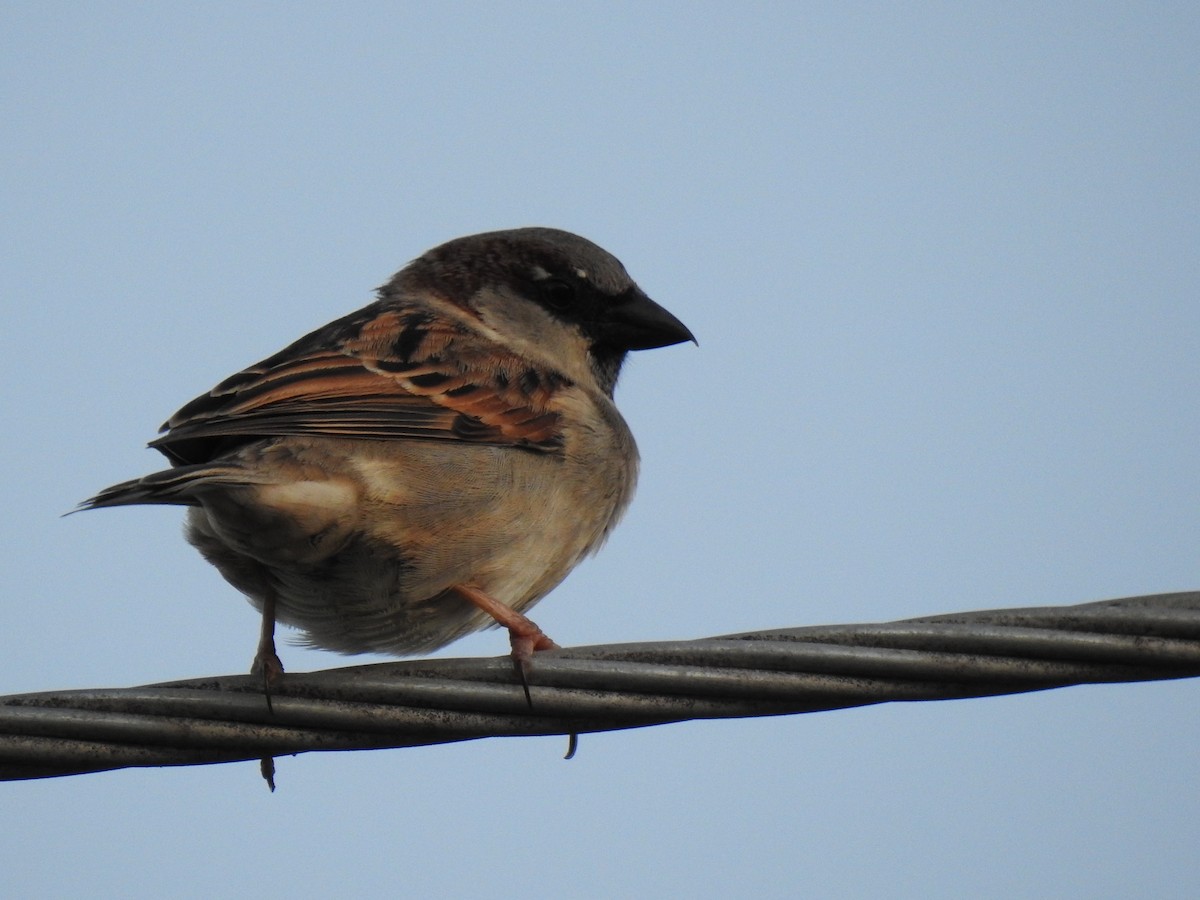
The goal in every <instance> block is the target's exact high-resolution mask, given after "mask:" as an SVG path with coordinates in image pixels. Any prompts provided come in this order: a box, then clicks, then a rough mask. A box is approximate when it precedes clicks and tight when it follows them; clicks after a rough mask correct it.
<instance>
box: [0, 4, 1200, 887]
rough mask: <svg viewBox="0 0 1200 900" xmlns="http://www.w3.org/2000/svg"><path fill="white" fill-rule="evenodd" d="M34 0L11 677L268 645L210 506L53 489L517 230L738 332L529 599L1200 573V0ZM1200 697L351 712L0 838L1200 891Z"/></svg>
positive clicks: (666, 390) (298, 658) (176, 872)
mask: <svg viewBox="0 0 1200 900" xmlns="http://www.w3.org/2000/svg"><path fill="white" fill-rule="evenodd" d="M0 34H2V35H3V37H0V47H2V50H3V52H2V53H0V91H2V95H0V103H2V104H3V107H2V112H3V115H2V121H3V123H4V124H3V126H0V127H2V128H3V133H4V140H3V141H0V160H2V165H0V172H2V173H3V175H2V182H0V184H2V191H3V194H2V196H3V205H4V208H5V215H4V217H3V220H2V221H0V238H2V245H3V247H4V248H5V250H4V252H3V259H4V265H3V266H2V267H0V296H2V297H3V298H4V304H5V311H6V328H5V329H4V332H3V337H2V340H3V342H4V352H3V355H2V357H0V358H2V359H3V365H4V373H3V374H4V383H5V385H6V386H7V388H6V390H5V392H4V397H5V400H4V417H5V420H6V423H7V435H8V439H7V440H6V441H5V442H4V450H3V454H4V460H5V470H6V471H7V472H8V474H9V479H8V486H7V488H6V491H5V495H6V501H7V503H6V515H5V516H4V517H3V521H2V523H0V527H2V528H3V532H2V533H0V539H2V540H3V546H4V547H5V551H6V565H5V566H4V594H5V598H6V599H5V603H4V612H3V628H2V629H0V693H4V694H10V693H18V692H23V691H34V690H43V689H51V688H75V687H80V688H82V687H117V686H125V685H136V684H144V683H150V682H155V681H164V680H171V679H177V678H186V677H194V676H201V675H209V674H218V673H220V674H224V673H233V672H240V671H242V670H244V669H245V668H246V666H247V665H248V663H249V660H250V657H251V655H252V653H253V647H254V640H255V637H256V619H255V616H254V614H253V612H252V610H251V609H250V607H249V606H248V605H247V604H246V603H245V602H244V601H243V600H242V599H241V598H240V597H239V596H238V595H237V593H236V592H235V591H233V589H232V588H229V587H228V586H227V585H226V584H225V583H224V582H223V581H222V580H221V579H220V577H219V576H218V575H217V573H216V572H215V570H212V569H211V568H210V567H208V566H207V565H206V564H205V563H204V562H203V561H202V560H201V559H200V558H199V556H198V555H197V554H196V553H195V552H194V551H193V550H191V548H189V547H188V546H187V545H186V544H185V542H184V541H183V540H182V538H181V536H180V518H181V516H180V513H179V511H178V510H172V509H164V508H159V509H155V508H145V509H129V510H115V511H102V512H96V513H89V514H87V515H81V516H73V517H70V518H67V519H62V518H59V514H60V513H62V512H64V511H66V510H69V509H71V508H72V507H73V506H74V505H75V503H76V502H78V501H79V500H80V499H82V498H84V497H87V496H89V495H91V494H92V493H94V492H95V491H96V490H97V489H98V488H100V487H103V486H105V485H108V484H111V483H113V482H115V481H119V480H122V479H125V478H128V477H132V476H134V475H137V474H140V473H144V472H148V471H151V470H153V469H154V468H157V467H159V466H160V460H159V458H158V457H157V454H155V453H153V452H152V451H148V450H146V449H144V446H143V445H144V442H145V441H146V440H148V439H149V438H151V437H152V436H153V435H154V432H155V429H156V428H157V426H158V424H159V423H160V422H162V421H163V419H164V418H166V416H167V415H169V414H170V413H171V412H173V411H174V410H175V409H176V408H178V407H179V406H180V405H181V404H182V403H184V402H185V401H187V400H189V399H191V398H192V397H193V396H195V395H196V394H198V393H200V392H202V391H204V390H207V389H208V388H209V387H210V386H211V385H213V384H214V383H216V382H217V381H218V380H220V379H221V378H223V377H224V376H226V375H228V374H230V373H231V372H233V371H235V370H237V369H239V368H241V367H242V366H244V365H246V364H248V363H251V362H253V361H255V360H258V359H260V358H262V357H263V356H266V355H267V354H269V353H271V352H273V351H275V350H277V349H279V348H280V347H282V346H283V345H285V344H286V343H288V342H290V341H291V340H292V339H294V338H295V337H298V336H299V335H301V334H303V333H305V332H306V331H308V330H310V329H312V328H314V327H316V326H318V325H321V324H323V323H324V322H326V321H328V320H330V319H332V318H335V317H336V316H339V315H341V314H343V313H345V312H349V311H350V310H352V309H355V308H357V307H359V306H361V305H363V304H364V303H366V302H367V301H368V300H369V299H370V296H371V291H372V289H373V288H374V287H375V286H376V285H378V284H380V283H381V282H383V281H384V280H386V279H387V278H388V277H389V276H390V275H391V274H392V272H394V271H395V270H396V269H398V268H399V267H400V266H401V265H403V264H404V263H405V262H407V261H408V260H409V259H411V258H412V257H414V256H416V255H417V254H419V253H421V252H422V251H423V250H425V249H427V248H428V247H430V246H433V245H434V244H437V243H440V242H441V241H443V240H446V239H448V238H451V237H455V236H457V235H461V234H467V233H471V232H476V231H484V230H489V229H493V228H503V227H512V226H519V225H533V224H538V225H550V226H556V227H561V228H567V229H569V230H572V231H576V232H579V233H580V234H583V235H585V236H587V237H589V238H591V239H593V240H595V241H597V242H598V243H600V244H601V245H603V246H604V247H606V248H607V249H609V250H611V251H612V252H613V253H615V254H616V255H617V256H619V257H620V258H621V259H622V260H623V261H624V262H625V264H626V266H627V268H628V269H629V270H630V272H631V273H632V274H633V276H634V277H635V278H636V279H637V280H638V281H639V282H640V284H641V285H642V287H643V288H644V289H645V290H646V291H647V292H648V293H649V294H650V296H652V297H654V298H655V299H656V300H658V301H659V302H660V303H662V304H663V305H664V306H666V307H667V308H669V309H670V310H671V311H672V312H674V313H675V314H677V315H678V316H679V317H680V318H681V319H682V320H683V321H685V322H686V323H687V324H688V325H689V326H690V327H691V328H692V330H693V331H694V332H695V333H696V335H697V336H698V338H699V340H700V346H699V347H698V348H696V347H691V346H684V347H677V348H670V349H665V350H660V351H653V352H648V353H644V354H638V355H637V356H636V357H635V358H634V359H633V361H632V362H631V364H630V365H629V366H628V368H627V370H626V373H625V375H624V377H623V380H622V384H621V386H620V387H619V389H618V402H619V404H620V405H621V407H622V409H623V411H624V412H625V414H626V417H627V418H628V419H629V421H630V423H631V425H632V427H633V429H634V432H635V434H636V435H637V437H638V441H639V444H640V446H641V449H642V455H643V474H642V483H641V488H640V490H639V494H638V497H637V499H636V501H635V503H634V506H633V508H632V510H631V511H630V513H629V515H628V516H627V518H626V520H625V522H624V524H623V525H622V526H621V528H620V529H619V530H618V531H617V533H616V534H615V535H614V537H613V539H612V540H611V542H610V543H609V545H608V547H607V548H606V549H605V550H604V551H603V552H602V553H601V554H600V556H598V557H597V558H596V559H594V560H591V561H589V562H587V563H585V564H584V565H583V566H582V567H581V568H580V569H579V570H578V571H577V572H576V573H574V574H573V575H572V576H571V577H570V578H569V579H568V580H567V581H566V582H565V583H564V584H563V585H562V586H561V587H560V588H559V589H558V590H557V591H555V592H554V594H552V595H551V596H550V597H549V598H548V599H546V600H545V601H544V602H543V603H542V604H541V605H540V606H539V607H538V608H537V610H536V614H535V618H536V620H537V621H538V622H539V624H541V625H542V626H543V627H544V628H545V629H546V631H547V632H548V633H549V634H551V635H552V636H553V637H554V638H555V639H556V640H558V641H559V642H560V643H563V644H590V643H601V642H608V641H614V642H615V641H636V640H655V639H668V638H689V637H703V636H708V635H715V634H722V633H729V632H737V631H747V630H752V629H758V628H769V627H783V626H798V625H806V624H820V623H834V622H853V621H882V620H890V619H897V618H904V617H911V616H917V615H924V614H930V613H938V612H951V611H955V610H960V609H979V608H988V607H1007V606H1022V605H1043V604H1060V603H1061V604H1067V603H1079V602H1086V601H1091V600H1099V599H1104V598H1108V597H1118V596H1124V595H1134V594H1147V593H1155V592H1160V591H1171V590H1187V589H1196V588H1200V571H1198V569H1197V565H1196V562H1197V559H1196V547H1197V542H1196V538H1197V526H1196V511H1197V506H1198V500H1200V470H1198V468H1197V466H1196V455H1195V451H1196V447H1197V445H1198V441H1200V413H1198V412H1197V406H1196V397H1197V395H1198V393H1200V265H1198V259H1200V256H1198V254H1197V247H1200V214H1198V211H1200V174H1198V173H1200V168H1198V166H1197V159H1200V116H1198V115H1197V110H1198V109H1200V62H1198V61H1197V60H1198V59H1200V57H1198V56H1197V53H1196V47H1197V46H1200V9H1198V8H1197V7H1196V6H1195V5H1194V4H1185V3H1178V4H1172V3H1153V4H1138V3H1133V4H1085V3H1058V4H1038V3H1005V4H960V3H924V4H914V5H907V6H901V5H898V4H853V3H826V4H806V3H749V4H738V5H730V4H716V3H690V4H688V3H661V4H632V3H605V4H600V3H578V4H573V5H571V6H569V7H568V6H567V5H565V4H550V3H545V4H532V3H519V4H483V3H446V4H439V5H437V6H436V8H435V7H433V6H429V7H426V8H422V7H420V6H417V5H405V6H401V5H399V4H373V3H341V4H337V5H336V6H334V5H332V4H315V3H302V2H301V3H290V4H282V3H253V4H232V3H220V2H217V3H208V4H203V5H201V4H192V5H185V4H165V3H163V4H141V3H94V4H74V5H68V4H45V3H38V4H35V3H29V2H24V3H22V2H16V3H7V4H5V5H4V6H3V8H0ZM506 649H507V647H506V642H505V639H504V636H503V634H501V633H498V632H488V633H485V634H481V635H475V636H472V637H470V638H468V639H465V640H463V641H461V642H460V643H458V644H456V645H454V646H453V647H451V648H449V649H448V650H447V651H443V652H444V654H448V655H455V656H459V655H497V654H501V653H504V652H506ZM282 654H283V657H284V662H285V664H286V665H287V666H288V667H289V668H290V669H293V670H306V669H319V668H328V667H332V666H337V665H341V664H343V663H345V662H347V661H346V660H343V659H342V658H341V657H337V656H334V655H331V654H325V653H320V652H316V651H309V650H303V649H299V648H291V647H289V648H284V649H283V650H282ZM354 661H355V662H360V661H370V659H369V658H365V659H356V660H354ZM1196 697H1197V686H1196V685H1195V684H1193V683H1190V682H1177V683H1163V684H1151V685H1131V686H1103V687H1080V688H1072V689H1068V690H1063V691H1055V692H1049V693H1044V694H1037V695H1029V696H1022V697H1010V698H997V699H989V700H970V701H956V702H950V703H939V704H913V705H889V706H883V707H877V708H871V709H864V710H857V711H844V712H837V713H829V714H818V715H808V716H796V717H788V718H780V719H771V720H748V721H737V722H719V723H690V724H684V725H677V726H669V727H662V728H654V729H645V730H640V731H630V732H621V733H614V734H609V735H599V736H587V737H585V738H584V739H583V742H582V746H581V748H580V753H579V755H578V756H577V757H576V759H574V760H572V761H571V762H563V761H562V759H561V756H562V752H563V744H562V741H560V740H555V739H541V738H539V739H506V740H490V741H480V742H474V743H470V744H464V745H458V746H446V747H432V748H424V749H417V750H409V751H386V752H374V753H357V754H332V755H313V754H310V755H307V756H302V757H298V758H294V759H285V760H281V761H280V765H279V775H278V781H279V786H280V789H279V791H278V792H277V793H275V794H274V795H271V794H268V792H267V791H266V790H265V788H264V787H263V786H262V784H261V782H260V781H259V778H258V772H257V767H256V766H255V765H253V764H240V765H230V766H218V767H202V768H192V769H168V770H146V771H125V772H116V773H107V774H100V775H93V776H83V777H76V778H69V779H58V780H48V781H41V782H29V783H19V784H8V785H3V786H0V792H2V793H3V797H4V809H5V812H6V814H5V816H4V817H3V821H2V822H0V857H2V858H3V859H4V860H5V864H4V871H3V873H2V874H0V885H3V886H5V887H6V893H9V894H11V895H13V896H47V897H57V896H62V897H66V896H78V895H79V894H80V893H81V892H86V893H88V894H90V895H92V896H122V897H143V896H144V897H150V896H162V895H163V894H164V893H169V894H170V895H172V896H180V897H227V896H228V897H233V896H245V895H246V894H247V893H249V892H255V891H265V892H269V893H277V894H281V895H282V894H289V895H292V896H327V895H331V894H333V893H334V892H337V893H339V894H342V893H349V894H351V895H371V894H382V893H384V892H391V893H400V892H407V893H411V894H413V895H437V896H446V897H473V896H481V895H485V894H486V895H488V896H492V897H528V896H539V895H548V894H551V893H553V894H554V895H557V896H568V897H576V896H577V897H605V896H613V895H618V894H619V895H626V896H671V895H676V896H684V895H686V896H694V897H723V896H728V895H730V894H736V895H743V896H756V897H791V896H797V895H798V894H803V895H805V896H815V897H822V896H889V897H922V898H928V897H962V896H973V897H997V898H999V897H1005V898H1007V897H1014V896H1028V897H1033V896H1045V897H1062V896H1077V897H1085V896H1086V897H1121V896H1134V895H1137V896H1154V897H1190V896H1191V895H1192V894H1193V892H1194V885H1195V884H1196V882H1197V876H1198V875H1200V871H1198V869H1200V866H1198V864H1197V862H1196V853H1195V847H1196V845H1197V843H1198V841H1200V824H1198V823H1200V815H1198V812H1200V809H1198V805H1200V799H1198V796H1197V792H1196V790H1195V753H1196V749H1195V748H1196V747H1197V746H1198V745H1200V724H1197V718H1196V716H1195V714H1194V709H1195V702H1196Z"/></svg>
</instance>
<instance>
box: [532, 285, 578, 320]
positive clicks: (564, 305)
mask: <svg viewBox="0 0 1200 900" xmlns="http://www.w3.org/2000/svg"><path fill="white" fill-rule="evenodd" d="M540 287H541V290H542V299H543V300H544V301H545V303H546V306H547V307H549V308H550V309H555V310H559V311H560V312H561V311H562V310H564V309H568V308H569V307H570V306H571V305H572V304H573V303H574V302H575V288H574V286H573V285H571V284H570V283H569V282H566V281H563V280H562V279H561V278H547V279H546V280H545V281H543V282H542V283H541V285H540Z"/></svg>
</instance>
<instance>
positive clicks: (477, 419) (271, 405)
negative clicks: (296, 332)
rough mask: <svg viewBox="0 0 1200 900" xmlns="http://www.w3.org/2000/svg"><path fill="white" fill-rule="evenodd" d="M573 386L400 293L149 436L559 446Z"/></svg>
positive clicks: (207, 449)
mask: <svg viewBox="0 0 1200 900" xmlns="http://www.w3.org/2000/svg"><path fill="white" fill-rule="evenodd" d="M567 384H569V382H568V381H567V380H566V379H565V378H564V377H563V376H561V375H559V374H558V373H557V372H553V371H549V370H546V369H538V368H536V367H534V366H532V365H530V364H529V363H528V362H526V361H524V360H522V359H521V358H520V357H518V356H516V355H515V354H512V353H508V352H505V351H503V350H501V349H500V348H497V347H495V346H494V345H492V344H490V343H488V342H486V341H485V340H484V339H483V338H481V337H480V336H479V335H477V334H475V333H473V332H472V331H470V330H469V329H468V328H466V327H465V326H464V325H461V324H459V323H457V322H453V321H445V320H443V319H438V318H436V317H434V316H432V315H431V314H430V313H429V312H428V311H426V310H424V309H421V308H420V307H419V306H416V305H415V304H413V305H412V306H405V305H402V304H398V303H397V302H396V300H394V299H392V300H389V301H388V303H387V304H386V305H384V304H382V303H377V304H374V305H373V306H370V307H367V308H366V309H364V310H360V311H359V312H358V313H353V314H351V315H350V316H347V317H345V318H344V319H340V320H338V321H337V322H334V323H331V324H330V325H327V326H325V328H322V329H319V330H318V331H316V332H313V333H312V334H310V335H308V336H306V337H304V338H301V339H300V340H299V341H297V342H296V343H294V344H292V345H291V346H290V347H288V348H286V349H284V350H282V351H280V352H279V353H277V354H275V355H274V356H272V357H269V358H268V359H265V360H263V361H262V362H260V363H258V364H256V365H254V366H251V367H249V368H247V369H245V370H243V371H241V372H239V373H237V374H236V375H233V376H231V377H230V378H227V379H225V381H223V382H221V383H220V384H219V385H217V386H216V387H215V388H213V389H212V390H211V391H210V392H208V393H207V394H204V395H202V396H200V397H197V398H196V399H195V400H193V401H192V402H191V403H188V404H187V405H186V406H184V407H183V408H182V409H180V410H179V412H177V413H176V414H175V415H174V416H172V417H171V418H170V419H169V420H168V421H167V423H166V424H165V425H164V426H163V431H164V432H165V433H164V434H163V435H162V436H161V437H159V438H158V439H157V440H155V441H153V442H152V443H151V446H152V447H156V448H158V449H159V450H161V451H162V452H163V453H165V454H166V455H167V456H169V457H170V458H171V459H173V460H174V461H175V462H177V463H194V462H200V461H203V460H206V459H209V458H211V457H212V456H213V455H215V454H217V453H219V452H224V451H225V450H227V449H228V448H229V447H230V446H236V445H237V444H238V443H241V442H243V441H244V440H251V439H253V438H256V437H265V436H279V435H305V434H311V435H331V436H338V437H350V438H365V439H373V440H445V441H467V442H472V443H486V444H498V445H507V446H516V447H523V448H527V449H532V450H541V451H554V450H556V449H557V448H558V447H559V446H560V445H561V440H562V438H561V433H560V427H559V425H560V423H559V415H558V413H557V412H555V411H554V410H553V409H552V407H551V403H552V400H553V397H554V394H555V392H556V391H558V390H559V389H560V388H562V387H563V386H565V385H567Z"/></svg>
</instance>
